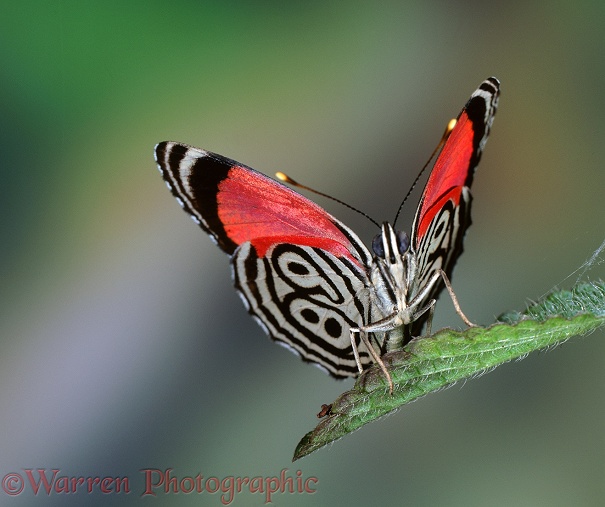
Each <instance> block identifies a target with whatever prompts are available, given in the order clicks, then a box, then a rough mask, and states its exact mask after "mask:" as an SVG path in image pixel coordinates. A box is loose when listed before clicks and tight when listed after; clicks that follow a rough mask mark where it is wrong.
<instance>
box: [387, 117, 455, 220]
mask: <svg viewBox="0 0 605 507" xmlns="http://www.w3.org/2000/svg"><path fill="white" fill-rule="evenodd" d="M456 123H457V120H456V119H455V118H452V119H451V120H450V121H449V123H448V124H447V126H446V127H445V131H444V132H443V135H442V136H441V141H439V144H438V145H437V147H436V148H435V149H434V150H433V153H431V156H430V157H429V159H428V160H427V161H426V164H424V167H423V168H422V169H421V170H420V172H419V173H418V176H416V179H415V180H414V183H412V186H411V187H410V189H409V190H408V193H407V194H406V196H405V197H404V198H403V201H401V204H400V205H399V209H398V210H397V214H396V215H395V220H393V227H395V222H397V219H398V218H399V214H400V213H401V210H402V209H403V205H404V204H405V201H407V200H408V197H409V196H410V194H411V193H412V190H414V187H416V184H417V183H418V180H419V179H420V176H422V173H424V171H425V170H426V168H427V167H428V165H429V164H430V162H431V160H433V158H434V157H435V155H436V154H437V153H438V152H439V150H440V149H441V148H443V145H444V144H445V141H447V138H448V137H449V136H450V134H451V133H452V130H454V127H455V126H456Z"/></svg>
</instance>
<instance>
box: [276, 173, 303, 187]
mask: <svg viewBox="0 0 605 507" xmlns="http://www.w3.org/2000/svg"><path fill="white" fill-rule="evenodd" d="M275 177H276V178H277V179H278V180H281V181H283V182H285V183H290V185H298V183H296V181H294V180H293V179H292V178H290V176H288V175H287V174H285V173H282V172H276V173H275Z"/></svg>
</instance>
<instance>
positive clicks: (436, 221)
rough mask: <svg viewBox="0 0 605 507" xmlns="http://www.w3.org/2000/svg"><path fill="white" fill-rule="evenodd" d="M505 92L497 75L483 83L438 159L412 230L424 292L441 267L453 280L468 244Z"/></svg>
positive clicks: (416, 326) (435, 293)
mask: <svg viewBox="0 0 605 507" xmlns="http://www.w3.org/2000/svg"><path fill="white" fill-rule="evenodd" d="M499 93H500V82H499V81H498V80H497V79H496V78H494V77H490V78H488V79H486V80H485V81H483V83H481V85H479V88H477V90H475V92H474V93H473V94H472V95H471V97H470V99H469V101H468V102H467V103H466V105H465V106H464V108H463V109H462V111H461V112H460V114H459V115H458V118H457V122H456V126H455V127H454V129H453V130H452V132H451V133H450V135H449V137H448V139H447V141H446V143H445V145H444V146H443V148H442V150H441V152H440V153H439V156H438V157H437V160H436V161H435V165H434V166H433V170H432V171H431V174H430V176H429V179H428V181H427V184H426V187H425V188H424V191H423V193H422V197H421V198H420V203H419V205H418V210H417V211H416V216H415V218H414V225H413V226H412V239H411V244H412V247H413V248H414V250H415V252H416V255H417V258H418V283H417V287H418V288H422V287H424V286H425V285H426V284H427V282H428V281H429V279H430V278H431V277H432V276H433V275H434V273H435V272H436V271H437V270H438V269H442V270H443V271H445V273H446V275H447V276H448V278H450V279H451V276H452V271H453V269H454V264H455V263H456V260H457V259H458V256H459V255H460V254H461V253H462V240H463V238H464V234H465V233H466V230H467V229H468V227H469V226H470V224H471V216H470V209H471V200H472V197H471V193H470V186H471V183H472V181H473V175H474V172H475V169H476V168H477V165H478V164H479V160H480V159H481V154H482V152H483V148H484V146H485V143H486V142H487V137H488V135H489V132H490V129H491V126H492V122H493V120H494V115H495V113H496V108H497V106H498V97H499ZM441 290H443V283H438V284H435V286H434V288H433V290H432V291H431V293H430V294H429V295H428V296H427V301H428V300H429V299H434V298H436V297H437V296H438V295H439V293H440V292H441ZM426 318H428V314H425V315H423V317H422V318H420V319H418V320H417V321H415V322H414V323H413V325H412V336H418V335H419V334H420V332H421V329H422V326H423V324H424V322H425V320H426Z"/></svg>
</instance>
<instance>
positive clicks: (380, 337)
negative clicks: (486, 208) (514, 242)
mask: <svg viewBox="0 0 605 507" xmlns="http://www.w3.org/2000/svg"><path fill="white" fill-rule="evenodd" d="M499 86H500V83H499V81H498V80H497V79H496V78H494V77H490V78H488V79H486V80H485V81H484V82H483V83H481V85H479V88H477V90H475V92H474V93H473V94H472V95H471V97H470V99H469V101H468V102H467V104H466V105H465V106H464V108H463V109H462V111H461V112H460V114H459V115H458V118H457V122H456V124H455V126H454V128H453V130H452V131H451V132H450V134H449V137H448V138H447V140H446V141H445V144H444V145H443V148H442V150H441V152H440V153H439V155H438V157H437V159H436V161H435V164H434V166H433V169H432V171H431V173H430V176H429V178H428V182H427V184H426V187H425V188H424V192H423V194H422V197H421V199H420V203H419V204H418V209H417V211H416V216H415V218H414V223H413V225H412V234H411V238H408V236H407V235H406V234H405V233H404V232H401V231H397V230H395V229H394V227H393V226H392V225H391V224H389V223H386V222H385V223H384V224H383V225H382V227H381V232H380V234H378V235H377V236H376V238H374V241H373V242H372V250H373V254H372V253H370V252H369V251H368V249H367V248H366V247H365V246H364V244H363V243H362V242H361V240H360V239H359V238H358V237H357V235H356V234H355V233H354V232H353V231H352V230H351V229H349V228H348V227H347V226H346V225H344V224H343V223H342V222H340V221H339V220H337V219H336V218H334V217H333V216H332V215H330V214H329V213H328V212H326V211H325V210H324V209H323V208H321V207H320V206H318V205H317V204H315V203H314V202H312V201H310V200H309V199H307V198H306V197H303V196H302V195H300V194H299V193H297V192H295V191H293V190H291V189H290V188H288V187H286V186H284V185H283V184H281V183H278V182H277V181H275V180H273V179H271V178H268V177H267V176H265V175H263V174H261V173H259V172H257V171H255V170H254V169H251V168H250V167H247V166H245V165H243V164H240V163H239V162H235V161H234V160H230V159H228V158H225V157H222V156H221V155H217V154H215V153H211V152H209V151H204V150H200V149H198V148H194V147H192V146H187V145H185V144H181V143H176V142H162V143H160V144H158V145H157V146H156V147H155V158H156V161H157V163H158V167H159V169H160V171H161V172H162V175H163V177H164V179H165V181H166V184H167V185H168V188H170V190H171V191H172V193H173V194H174V195H175V196H176V198H177V200H178V201H179V203H180V205H181V206H182V207H183V209H184V210H185V211H187V212H188V213H189V214H190V215H191V217H192V218H193V220H194V221H195V222H196V223H197V224H198V225H199V226H200V227H201V228H202V229H204V231H206V232H207V233H208V234H209V235H210V237H211V238H212V239H213V240H214V241H215V242H216V243H217V244H218V246H219V247H220V248H221V249H222V250H224V251H225V252H226V253H227V254H228V255H229V256H230V257H231V264H232V268H233V280H234V284H235V288H236V289H237V290H238V292H239V293H240V295H241V297H242V300H243V302H244V304H245V305H246V307H247V309H248V311H249V312H250V313H251V314H252V316H253V317H255V319H256V320H257V321H258V323H259V324H260V325H261V327H262V328H263V329H265V331H266V332H267V333H268V334H269V336H270V337H271V338H273V339H274V340H277V341H278V342H280V343H281V344H283V345H286V346H287V347H288V348H290V349H291V350H293V351H294V352H296V353H298V354H299V355H300V356H301V357H302V359H303V360H305V361H310V362H313V363H317V364H318V365H320V366H322V367H323V368H325V369H326V370H327V371H328V372H329V373H330V374H332V375H333V376H335V377H347V376H356V375H357V374H358V373H359V372H360V371H362V369H363V367H365V366H368V365H369V364H371V363H372V362H378V363H379V364H380V365H381V367H382V368H383V370H385V373H386V369H385V368H384V365H383V364H382V361H381V360H380V355H381V353H383V352H384V351H386V350H391V349H393V348H398V347H400V346H402V345H403V343H404V342H405V341H407V340H409V337H410V336H416V335H418V334H419V333H420V331H421V328H422V325H423V324H424V322H425V321H426V319H427V318H428V316H429V314H430V313H431V312H432V309H433V306H434V304H435V298H436V297H437V296H438V294H439V293H440V292H441V291H442V290H443V287H444V286H446V287H447V288H448V291H449V292H450V295H451V296H452V299H453V301H454V304H455V306H456V309H457V310H458V313H459V314H460V315H461V316H462V317H463V319H464V320H465V322H466V323H467V324H469V325H470V322H468V319H466V317H464V314H462V312H461V311H460V308H459V306H458V304H457V301H456V299H455V296H454V293H453V291H452V290H451V286H450V285H449V281H448V278H449V277H450V276H451V273H452V270H453V268H454V264H455V262H456V259H457V258H458V256H459V255H460V254H461V253H462V240H463V237H464V234H465V232H466V229H467V228H468V227H469V225H470V223H471V220H470V206H471V194H470V186H471V183H472V180H473V174H474V171H475V168H476V167H477V164H478V163H479V159H480V158H481V153H482V151H483V147H484V146H485V143H486V141H487V137H488V135H489V131H490V128H491V125H492V121H493V119H494V114H495V112H496V107H497V104H498V96H499ZM372 342H373V343H372ZM361 343H363V346H361ZM387 378H388V380H389V384H390V385H391V388H392V383H391V380H390V377H389V375H388V373H387Z"/></svg>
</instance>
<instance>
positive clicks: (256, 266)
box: [232, 243, 371, 377]
mask: <svg viewBox="0 0 605 507" xmlns="http://www.w3.org/2000/svg"><path fill="white" fill-rule="evenodd" d="M232 268H233V279H234V283H235V287H236V288H237V290H238V291H239V293H240V294H241V296H242V298H243V300H244V303H245V304H246V306H247V308H248V311H249V312H250V313H251V314H252V315H253V316H255V317H256V318H257V320H258V321H259V323H260V324H261V326H262V327H263V328H264V329H265V330H266V332H267V334H269V336H270V337H271V338H273V339H274V340H276V341H278V342H280V343H281V344H283V345H286V346H287V347H288V348H290V349H292V350H293V351H295V352H296V353H298V355H300V357H301V358H302V359H303V360H305V361H311V362H314V363H317V364H318V365H320V366H322V367H323V368H325V369H326V370H327V371H328V372H329V373H330V374H332V375H333V376H335V377H348V376H356V375H357V374H358V369H357V365H356V363H355V357H354V355H353V350H352V348H351V338H350V334H349V329H350V328H351V327H356V326H359V325H360V324H361V323H364V324H365V323H366V322H367V321H368V319H370V318H371V297H370V292H369V289H368V287H367V283H366V276H365V273H363V272H362V271H360V270H359V269H358V268H357V267H356V266H355V265H354V264H352V263H351V262H350V261H348V259H347V258H338V257H336V256H334V255H332V254H331V253H330V252H327V251H325V250H322V249H319V248H313V247H309V246H299V245H293V244H285V243H282V244H279V245H275V246H273V247H272V248H270V249H269V250H268V251H267V252H266V253H265V255H264V256H263V257H259V255H258V253H257V251H256V249H255V248H254V246H253V245H252V244H251V243H244V244H243V245H241V246H240V247H239V248H238V249H237V250H236V251H235V253H234V254H233V257H232ZM359 353H360V358H361V361H362V364H363V365H368V364H370V363H371V360H370V358H369V356H368V354H367V352H366V351H365V350H360V351H359Z"/></svg>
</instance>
